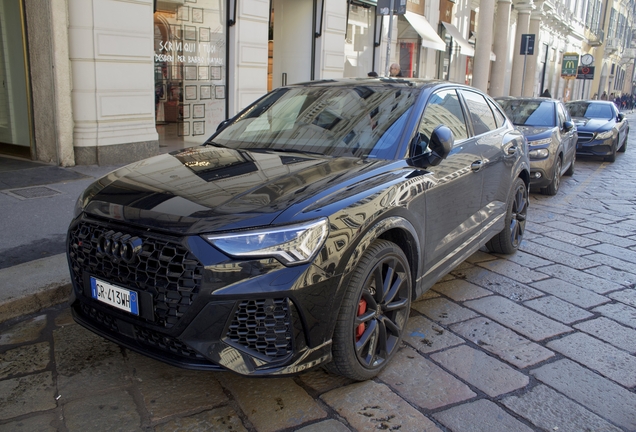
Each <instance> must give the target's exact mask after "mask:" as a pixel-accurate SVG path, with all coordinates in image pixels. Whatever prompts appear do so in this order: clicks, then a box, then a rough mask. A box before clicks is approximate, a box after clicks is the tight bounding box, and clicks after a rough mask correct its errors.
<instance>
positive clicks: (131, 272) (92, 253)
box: [69, 222, 203, 329]
mask: <svg viewBox="0 0 636 432" xmlns="http://www.w3.org/2000/svg"><path fill="white" fill-rule="evenodd" d="M111 229H114V230H118V229H119V228H113V227H111V226H102V225H100V224H96V223H90V222H81V223H79V224H78V225H76V226H75V227H74V228H73V229H72V231H71V232H70V233H69V257H70V262H71V268H72V275H71V276H72V278H73V279H74V281H75V282H76V286H77V287H78V289H80V290H81V289H82V288H83V287H84V277H83V275H84V272H88V273H89V274H90V275H93V276H95V277H97V278H103V279H104V280H106V281H108V282H111V283H113V284H116V285H121V286H124V287H127V288H130V289H133V290H136V291H145V292H148V293H150V294H152V298H153V312H154V324H158V325H159V326H162V327H165V328H168V329H169V328H172V327H173V326H174V325H175V324H176V323H177V322H178V320H179V318H180V317H181V316H183V314H185V313H186V311H187V310H188V308H189V307H190V305H191V304H192V302H193V301H194V299H195V297H196V295H197V294H198V292H199V290H200V287H201V279H202V274H203V265H202V264H201V263H200V262H199V261H198V260H197V259H196V258H195V257H194V255H192V253H190V252H189V251H188V250H187V249H186V248H185V247H183V246H182V245H180V244H179V243H176V242H174V241H170V240H166V239H162V238H157V237H153V236H151V235H148V234H147V233H146V232H142V233H133V232H124V233H125V234H134V235H137V236H138V237H139V238H141V239H142V240H143V246H142V250H141V251H140V253H139V255H138V258H137V259H136V260H134V262H132V263H126V262H124V261H123V260H119V261H115V260H112V259H111V258H110V257H108V256H105V255H103V254H101V253H100V252H99V251H98V239H99V237H100V236H101V235H102V234H104V233H106V232H108V231H110V230H111Z"/></svg>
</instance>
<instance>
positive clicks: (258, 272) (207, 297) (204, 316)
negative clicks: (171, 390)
mask: <svg viewBox="0 0 636 432" xmlns="http://www.w3.org/2000/svg"><path fill="white" fill-rule="evenodd" d="M111 230H112V231H116V232H123V233H126V234H130V235H133V236H138V237H140V238H142V239H143V242H144V247H143V250H142V252H141V253H140V255H139V257H138V259H137V260H136V261H135V262H134V263H133V264H127V263H124V262H123V261H117V260H113V259H112V258H111V257H108V256H104V254H101V253H100V251H99V248H98V247H97V243H96V242H97V238H98V237H99V236H100V235H102V234H103V233H104V232H108V231H111ZM67 249H68V257H69V266H70V270H71V276H72V282H73V295H72V297H71V309H72V313H73V317H74V319H75V320H76V321H77V322H78V323H79V324H81V325H83V326H84V327H86V328H88V329H90V330H91V331H93V332H95V333H97V334H99V335H101V336H103V337H105V338H107V339H109V340H111V341H113V342H115V343H117V344H120V345H122V346H125V347H127V348H129V349H131V350H133V351H136V352H139V353H141V354H144V355H147V356H149V357H152V358H154V359H157V360H160V361H163V362H166V363H169V364H172V365H174V366H179V367H183V368H188V369H203V370H223V369H229V370H232V371H234V372H237V373H240V374H243V375H288V374H295V373H298V372H302V371H304V370H306V369H308V368H310V367H313V366H316V365H319V364H321V363H325V362H328V361H330V360H331V333H332V331H333V323H335V316H336V313H337V308H334V307H333V304H334V302H335V291H336V289H337V287H338V286H339V283H340V279H341V278H340V277H339V276H333V275H331V276H330V275H327V274H326V273H325V272H324V271H322V270H321V269H320V268H318V267H317V266H316V265H314V264H307V265H304V266H297V267H285V266H283V265H282V264H280V263H278V261H276V260H272V259H267V260H252V261H237V260H233V259H230V258H228V257H227V256H225V255H223V254H222V253H221V252H219V251H218V250H216V249H215V248H214V247H212V246H211V245H209V244H208V243H207V242H205V241H204V240H203V239H201V238H200V237H198V236H189V237H171V236H167V235H164V234H160V233H150V232H148V231H146V230H135V229H133V228H131V227H128V226H123V225H118V224H113V223H112V222H105V221H97V220H90V219H87V218H86V217H82V218H81V219H79V220H76V221H75V222H74V223H73V224H72V225H71V227H70V229H69V236H68V240H67ZM91 277H96V278H99V279H101V280H104V281H107V282H109V283H112V284H114V285H117V286H120V287H124V288H127V289H130V290H133V291H135V292H137V293H138V298H139V305H140V311H139V316H135V315H132V314H130V313H128V312H125V311H122V310H119V309H117V308H114V307H112V306H110V305H107V304H104V303H102V302H100V301H98V300H95V299H93V298H92V296H91V291H90V278H91ZM334 309H336V310H335V312H334Z"/></svg>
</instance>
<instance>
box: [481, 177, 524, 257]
mask: <svg viewBox="0 0 636 432" xmlns="http://www.w3.org/2000/svg"><path fill="white" fill-rule="evenodd" d="M527 213H528V188H527V187H526V184H525V182H524V181H523V180H522V179H520V178H517V179H516V180H515V181H514V183H513V186H512V190H511V191H510V196H509V197H508V210H507V212H506V221H505V222H506V226H505V227H504V229H502V230H501V232H500V233H499V234H497V235H495V236H494V237H493V238H491V239H490V241H488V243H486V247H487V248H488V250H489V251H490V252H494V253H500V254H512V253H515V252H516V251H517V249H519V245H520V244H521V241H522V240H523V233H524V232H525V230H526V216H527Z"/></svg>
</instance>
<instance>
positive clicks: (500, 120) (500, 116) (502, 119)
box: [488, 101, 506, 127]
mask: <svg viewBox="0 0 636 432" xmlns="http://www.w3.org/2000/svg"><path fill="white" fill-rule="evenodd" d="M488 105H490V109H491V110H492V113H493V114H494V115H495V120H496V121H497V127H502V126H503V125H504V123H505V122H506V118H505V117H504V115H503V114H502V113H501V111H500V110H499V108H497V107H496V106H495V104H494V103H493V102H491V101H488Z"/></svg>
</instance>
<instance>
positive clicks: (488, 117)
mask: <svg viewBox="0 0 636 432" xmlns="http://www.w3.org/2000/svg"><path fill="white" fill-rule="evenodd" d="M460 91H461V94H462V96H464V99H466V105H467V106H468V112H469V113H470V118H471V120H472V122H473V129H474V130H475V135H481V134H483V133H486V132H490V131H491V130H495V129H497V122H496V121H495V117H494V115H493V113H492V110H491V109H490V106H488V102H486V99H484V97H483V96H482V95H480V94H478V93H474V92H471V91H466V90H460Z"/></svg>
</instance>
